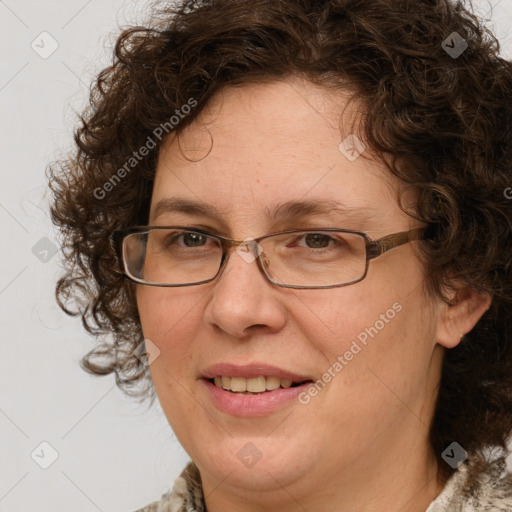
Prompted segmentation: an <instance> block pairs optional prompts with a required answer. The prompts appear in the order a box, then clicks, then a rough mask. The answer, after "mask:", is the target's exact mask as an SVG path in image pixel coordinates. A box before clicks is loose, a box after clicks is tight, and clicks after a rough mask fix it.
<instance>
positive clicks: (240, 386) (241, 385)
mask: <svg viewBox="0 0 512 512" xmlns="http://www.w3.org/2000/svg"><path fill="white" fill-rule="evenodd" d="M213 380H214V383H215V385H216V386H217V387H219V388H222V389H225V390H226V391H233V392H235V393H247V394H248V393H263V392H265V391H272V390H274V389H278V388H279V387H282V388H289V387H291V385H292V384H293V382H292V381H291V380H288V379H280V378H279V377H275V376H270V377H263V376H260V377H251V378H250V379H246V378H245V377H225V376H222V377H221V376H217V377H215V378H214V379H213Z"/></svg>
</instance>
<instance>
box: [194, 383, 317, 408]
mask: <svg viewBox="0 0 512 512" xmlns="http://www.w3.org/2000/svg"><path fill="white" fill-rule="evenodd" d="M201 380H202V382H203V383H204V384H205V386H206V389H207V391H208V392H209V394H210V396H211V399H212V401H213V403H214V404H215V405H216V407H217V408H218V409H220V410H221V411H222V412H225V413H227V414H231V415H232V416H246V417H250V416H267V415H268V414H271V413H273V412H274V411H277V410H278V409H279V408H281V407H283V406H284V405H285V404H287V403H290V402H291V401H292V400H294V399H295V398H297V396H298V395H300V393H302V392H303V391H305V390H306V389H307V387H308V386H310V385H311V384H312V382H306V383H304V384H301V385H300V386H296V387H293V388H286V389H285V388H278V389H274V390H272V391H266V392H265V393H262V394H261V395H236V394H235V393H230V392H229V391H226V390H224V389H222V388H219V387H217V386H216V385H215V384H213V383H212V382H210V381H209V380H207V379H201Z"/></svg>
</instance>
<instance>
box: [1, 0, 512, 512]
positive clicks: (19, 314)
mask: <svg viewBox="0 0 512 512" xmlns="http://www.w3.org/2000/svg"><path fill="white" fill-rule="evenodd" d="M475 5H476V6H477V7H478V9H477V12H479V13H480V14H481V15H486V13H489V10H490V7H491V6H494V7H495V9H494V14H493V22H492V24H491V25H493V26H494V30H495V31H496V33H497V35H498V36H499V38H500V40H501V41H502V43H503V45H504V46H503V52H502V54H503V55H504V56H506V57H507V58H512V35H511V30H510V29H509V28H508V27H510V26H511V25H512V2H511V0H496V1H492V2H489V1H478V2H476V3H475ZM145 6H146V2H144V1H142V0H139V1H136V0H125V1H122V0H109V1H100V0H88V1H87V0H60V1H58V0H47V1H41V0H7V1H5V2H4V1H0V40H1V46H0V48H1V50H0V51H1V56H2V64H1V67H0V70H1V72H0V112H1V119H2V129H1V132H0V133H1V137H0V147H1V155H2V158H1V162H0V166H1V173H2V183H3V186H2V188H1V192H0V222H1V230H2V231H1V232H2V242H1V245H0V248H1V256H0V257H1V261H2V265H1V267H0V328H1V331H0V332H1V333H2V352H1V357H0V460H1V464H0V512H32V511H33V512H43V511H44V512H47V511H53V512H69V511H71V510H72V511H73V512H89V511H97V510H100V511H104V512H106V511H109V512H131V511H133V510H135V509H136V508H138V507H141V506H143V505H145V504H147V503H149V502H151V501H153V500H155V499H157V498H159V497H160V495H161V494H162V493H164V492H166V491H167V490H168V489H169V488H170V487H171V485H172V482H173V481H174V479H175V478H176V477H177V476H178V474H179V473H180V471H181V470H182V468H183V467H184V466H185V464H186V462H187V461H188V460H189V459H188V456H187V454H186V453H185V452H184V450H183V449H182V448H181V446H180V445H179V443H178V442H177V440H176V438H175V436H174V434H173V433H172V431H171V429H170V428H169V426H168V424H167V421H166V420H165V417H164V416H163V413H162V411H161V408H160V406H159V404H158V403H157V404H156V405H155V406H154V407H153V408H152V409H151V410H150V411H147V410H146V409H145V408H144V407H142V406H137V405H136V404H135V403H134V402H131V401H130V400H129V399H127V398H125V397H124V396H123V395H122V394H121V393H120V392H119V391H118V390H117V388H116V387H115V383H114V378H113V376H107V377H104V378H97V377H93V376H90V375H88V374H86V373H85V372H83V371H82V370H81V369H80V367H79V366H78V361H79V359H80V358H81V357H82V356H83V355H84V354H85V353H86V352H87V351H88V350H90V348H92V344H93V339H92V337H90V336H89V335H87V334H86V333H85V332H84V330H83V328H82V326H81V322H80V321H79V320H78V319H73V318H69V317H67V316H66V315H64V314H63V313H62V312H61V311H60V310H59V309H58V307H57V305H56V304H55V301H54V296H53V288H54V283H55V281H56V278H57V276H58V275H59V257H58V256H57V255H54V254H53V251H54V250H55V249H56V236H55V231H54V229H53V227H52V225H51V223H50V221H49V218H48V215H47V212H46V207H47V206H46V205H47V197H45V191H46V184H45V176H44V169H45V167H46V166H47V164H48V163H49V162H51V161H53V160H55V159H57V158H59V157H60V156H62V155H64V154H65V152H66V150H67V149H69V148H70V147H71V146H72V138H71V134H72V130H73V128H74V126H75V123H76V115H75V112H76V111H80V109H81V108H82V106H83V105H84V104H85V101H86V98H87V91H88V84H89V83H90V81H91V80H92V78H93V77H94V75H95V74H96V73H97V72H98V71H99V70H100V69H102V68H103V67H104V66H105V65H107V63H108V61H109V59H110V48H111V46H112V43H113V41H114V39H115V34H117V32H118V30H119V28H118V27H119V26H124V25H126V24H127V23H136V22H137V20H139V21H140V20H141V19H142V18H141V17H142V16H143V10H144V8H145ZM43 32H47V33H48V34H49V35H46V34H43V35H41V34H42V33H43ZM111 33H114V36H112V35H110V34H111ZM447 35H448V34H447ZM52 45H53V46H56V45H58V47H57V48H56V50H55V51H54V52H53V53H51V50H52V49H53V47H52ZM49 53H51V55H49ZM511 185H512V184H511ZM43 442H46V443H49V445H51V447H52V448H53V449H54V450H55V451H56V452H57V453H58V457H57V459H56V460H55V462H53V464H52V465H51V466H49V467H48V469H43V468H42V467H40V466H41V465H45V464H48V463H49V462H51V460H52V459H51V457H52V448H50V447H48V445H44V444H43V445H41V443H43ZM31 454H32V455H31ZM36 461H37V462H36Z"/></svg>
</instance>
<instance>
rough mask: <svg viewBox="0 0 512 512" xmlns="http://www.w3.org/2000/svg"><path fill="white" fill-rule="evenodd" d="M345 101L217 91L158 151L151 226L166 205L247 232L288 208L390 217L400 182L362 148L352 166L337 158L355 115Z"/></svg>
mask: <svg viewBox="0 0 512 512" xmlns="http://www.w3.org/2000/svg"><path fill="white" fill-rule="evenodd" d="M349 97H350V93H349V92H348V91H342V92H339V93H337V92H336V93H334V92H333V91H328V90H326V89H323V88H319V87H318V86H315V85H312V84H310V83H309V82H305V81H301V80H298V79H293V80H290V81H281V82H273V83H268V84H252V85H247V86H242V87H237V88H234V87H233V88H225V89H223V90H222V91H221V92H220V93H219V94H218V95H217V96H216V97H214V98H213V99H212V101H211V102H210V103H209V105H207V107H205V108H204V109H203V111H202V112H201V114H200V115H199V117H198V118H197V119H196V120H195V121H194V122H193V123H192V124H191V125H190V126H188V127H187V128H185V130H184V131H183V133H181V134H180V135H179V137H176V136H175V134H174V133H172V134H171V136H169V137H168V139H167V140H166V141H165V142H164V143H163V145H162V147H161V149H160V154H159V159H158V165H157V173H156V179H155V184H154V190H153V197H152V212H151V217H154V213H157V212H156V209H157V207H159V206H160V205H161V204H162V201H165V200H166V199H169V198H181V199H186V200H190V201H195V202H196V203H203V204H205V205H211V206H213V207H214V209H215V210H216V213H217V214H218V215H219V216H223V217H228V216H231V217H232V218H234V219H235V218H238V219H239V220H244V221H246V222H247V221H248V220H249V218H250V217H251V216H252V217H254V215H255V213H256V212H257V214H258V215H261V216H262V217H269V218H271V217H272V215H271V213H272V212H273V211H274V212H275V211H276V210H277V211H278V212H279V211H280V212H283V211H284V212H287V213H293V212H294V208H295V211H296V210H297V205H296V206H294V207H292V208H291V209H290V208H288V209H287V208H286V207H284V208H282V207H281V208H279V207H280V205H282V204H283V203H288V205H290V203H292V202H295V203H298V202H309V203H314V202H317V203H319V202H323V203H324V206H325V205H327V207H326V208H324V210H328V209H329V205H331V206H336V204H338V205H339V206H340V208H343V209H344V210H345V211H346V212H348V211H352V210H357V209H359V210H362V209H365V208H366V209H367V210H368V212H370V210H371V211H372V212H373V213H376V217H379V216H380V217H382V216H383V215H384V214H385V212H386V210H388V214H386V215H390V213H389V211H391V210H393V211H395V209H397V208H398V207H397V205H396V200H395V197H394V194H395V190H396V189H397V187H398V186H399V183H398V180H397V179H396V178H394V177H393V176H391V175H390V173H389V171H387V169H386V168H385V167H384V164H383V163H382V162H380V161H379V160H378V159H376V158H375V156H374V155H372V154H371V152H370V148H368V147H367V148H366V149H365V151H364V158H363V157H362V156H360V157H359V158H357V159H355V160H353V161H351V160H349V159H348V158H347V157H346V155H345V154H343V153H342V152H341V151H340V148H339V146H340V143H342V141H343V140H344V139H345V138H346V137H347V136H349V135H351V134H352V133H353V132H352V131H351V130H353V129H355V128H357V116H358V113H360V112H361V108H360V106H359V105H358V104H357V103H356V102H352V103H349V102H348V99H349ZM355 135H356V136H357V134H355ZM358 138H359V139H362V136H361V135H359V137H358ZM310 206H311V204H310ZM298 208H299V209H300V207H298ZM160 209H161V208H160ZM303 210H304V209H303ZM304 211H305V210H304ZM319 211H320V209H317V212H319ZM312 213H313V209H312ZM395 213H396V212H395Z"/></svg>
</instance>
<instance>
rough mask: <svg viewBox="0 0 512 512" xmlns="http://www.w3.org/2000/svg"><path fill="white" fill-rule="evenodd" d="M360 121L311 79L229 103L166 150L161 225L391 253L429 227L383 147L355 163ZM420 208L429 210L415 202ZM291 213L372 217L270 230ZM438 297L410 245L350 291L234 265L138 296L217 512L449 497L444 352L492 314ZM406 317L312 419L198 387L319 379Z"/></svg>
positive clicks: (249, 88) (479, 300)
mask: <svg viewBox="0 0 512 512" xmlns="http://www.w3.org/2000/svg"><path fill="white" fill-rule="evenodd" d="M345 107H347V95H346V94H343V93H342V92H332V91H330V92H329V91H327V90H326V89H323V88H319V87H316V86H314V85H312V84H311V83H309V82H307V81H304V80H301V79H298V78H289V79H287V80H283V81H278V82H272V83H266V84H257V85H245V86H243V87H239V88H225V89H223V90H222V91H221V92H220V93H219V94H218V95H217V96H216V97H215V98H214V99H213V100H212V101H211V102H210V104H209V106H208V108H206V109H205V110H203V112H202V113H201V116H200V117H199V118H198V119H197V120H195V121H194V123H193V124H191V125H190V126H189V127H187V128H186V129H185V131H184V132H183V134H182V135H180V137H179V146H180V147H181V150H180V147H179V146H178V139H177V138H176V137H174V136H172V137H169V138H168V139H167V140H166V141H165V143H164V145H163V147H162V148H161V151H160V155H159V161H158V166H157V173H156V179H155V183H154V189H153V195H152V202H151V215H150V219H149V224H151V225H153V224H155V225H171V224H180V225H183V224H184V225H187V226H188V225H190V226H195V227H199V226H201V227H203V228H204V229H207V228H209V229H210V230H216V231H218V232H219V233H221V234H224V235H226V236H230V237H231V238H234V239H237V240H243V239H244V238H246V237H249V236H250V237H254V238H256V237H258V236H262V235H264V234H267V233H270V232H274V231H279V230H280V229H281V228H282V229H292V228H300V227H339V228H348V229H359V230H362V231H365V232H367V233H368V234H369V236H370V237H372V238H374V239H377V238H379V237H382V236H385V235H388V234H390V233H396V232H399V231H402V230H408V229H411V228H413V227H418V226H420V225H419V224H418V222H417V221H416V220H414V219H412V218H410V217H409V216H407V215H406V214H405V213H404V212H402V211H401V210H400V209H399V207H398V205H397V203H396V200H395V192H396V190H398V188H399V187H400V184H399V183H398V182H397V181H396V179H395V178H394V177H392V176H391V175H390V174H389V171H387V170H386V169H385V167H384V165H383V164H382V163H381V162H379V161H377V160H375V159H374V158H372V155H371V152H370V149H368V148H367V149H366V151H365V153H364V157H359V158H357V159H356V160H355V161H353V162H350V161H349V160H348V159H347V158H345V156H344V155H343V154H342V153H341V152H340V151H339V149H338V145H339V144H340V142H341V141H342V140H343V139H344V138H345V137H346V135H348V134H349V133H351V132H350V126H351V124H350V123H351V121H352V120H353V119H354V112H355V109H356V107H357V105H356V104H355V103H351V104H350V105H349V106H348V107H347V108H346V110H345V111H343V109H344V108H345ZM340 119H341V124H340ZM340 129H342V130H344V131H340ZM212 141H213V146H212V147H211V151H209V149H210V146H211V143H212ZM185 156H186V157H187V158H188V160H187V158H185ZM169 197H183V198H187V199H194V200H200V201H203V202H205V203H208V204H210V205H212V206H214V207H215V208H217V209H218V210H219V211H220V212H221V215H222V222H221V221H220V220H216V219H212V218H209V217H196V216H190V215H186V214H183V213H165V214H162V215H161V216H159V217H158V218H154V216H153V208H154V206H155V204H156V203H157V202H158V201H160V200H161V199H164V198H169ZM405 197H407V198H408V200H409V201H410V202H413V201H414V194H413V193H412V192H406V196H405ZM292 199H295V200H306V199H307V200H314V199H331V200H335V201H337V202H339V203H341V204H343V205H348V206H358V207H363V208H366V209H369V208H373V209H374V210H375V212H374V213H375V217H374V219H373V220H367V221H357V220H355V219H352V220H350V222H348V221H347V220H344V219H343V218H342V217H340V216H339V215H338V214H336V213H335V212H330V213H328V214H323V215H320V216H317V217H308V218H307V219H304V220H303V221H301V223H299V224H297V223H296V222H295V223H293V225H289V224H290V223H288V224H287V223H279V224H275V223H273V222H272V221H270V220H269V219H267V218H266V217H265V216H264V214H263V212H264V208H265V207H269V206H271V205H273V204H274V203H279V202H284V201H287V200H292ZM423 282H424V270H423V267H422V266H421V264H420V262H419V260H418V257H417V255H416V253H415V243H414V242H413V243H408V244H405V245H402V246H400V247H398V248H396V249H394V250H392V251H390V252H387V253H386V254H384V255H382V256H380V257H379V258H377V259H376V260H374V261H373V262H371V263H370V267H369V271H368V275H367V276H366V278H365V279H364V280H363V281H361V282H359V283H357V284H353V285H350V286H346V287H340V288H332V289H324V290H318V289H316V290H297V289H287V288H282V287H277V286H274V285H273V284H271V283H270V282H269V281H267V280H266V279H265V277H264V276H263V274H262V273H261V272H260V271H259V269H258V267H257V264H256V262H253V263H251V264H248V263H247V262H246V261H245V260H244V259H242V258H241V257H239V256H238V254H237V253H236V252H233V253H232V255H231V258H230V260H229V261H228V263H227V266H226V268H225V269H224V272H223V273H222V275H221V276H220V277H218V278H217V279H216V280H215V281H213V282H212V283H209V284H206V285H200V286H189V287H181V288H161V287H150V286H143V285H142V286H141V285H137V302H138V309H139V313H140V318H141V322H142V328H143V332H144V336H145V338H147V339H150V340H151V341H152V342H153V343H154V344H156V345H157V346H158V348H159V350H160V355H159V357H157V358H156V360H155V361H154V362H153V363H152V364H151V366H150V369H151V374H152V377H153V382H154V385H155V389H156V392H157V395H158V398H159V401H160V403H161V405H162V408H163V410H164V412H165V414H166V417H167V419H168V421H169V424H170V425H171V427H172V429H173V430H174V432H175V434H176V436H177V438H178V439H179V441H180V443H181V444H182V446H183V447H184V448H185V450H186V451H187V453H188V454H189V455H190V457H191V458H192V460H194V461H195V463H196V464H197V466H198V467H199V470H200V472H201V478H202V482H203V488H204V493H205V500H206V505H207V509H208V511H209V512H221V511H224V512H226V511H228V512H242V511H244V512H247V511H251V512H274V511H275V512H277V511H282V510H287V511H304V510H308V511H313V510H314V511H315V512H328V511H333V510H337V511H341V510H346V511H356V510H357V511H358V512H373V511H379V512H386V511H389V512H396V511H397V510H400V511H401V512H413V511H414V512H420V511H421V512H424V511H425V509H426V508H427V507H428V505H429V504H430V502H431V501H432V500H433V499H435V497H436V496H437V495H438V494H439V492H440V491H441V490H442V485H440V484H438V483H437V480H436V478H435V476H436V473H437V463H436V460H435V458H434V454H433V453H432V452H431V450H430V447H429V444H428V440H427V436H428V425H429V422H430V419H431V418H432V415H433V407H434V404H435V398H436V396H437V386H438V383H439V376H440V370H441V363H442V358H443V354H444V352H445V349H446V348H451V347H454V346H456V345H457V344H458V343H459V342H460V335H461V333H466V332H468V331H469V330H471V328H472V327H473V326H474V325H475V324H476V322H477V321H478V319H479V318H480V317H481V316H482V314H483V313H484V312H485V310H486V309H487V308H488V307H489V305H490V300H491V299H490V297H488V296H486V295H478V294H477V293H476V292H474V291H472V290H469V289H461V290H460V292H458V293H457V296H456V297H457V300H458V302H457V304H456V305H453V306H448V305H446V304H445V303H444V302H442V301H441V300H440V299H431V300H429V298H428V297H426V296H425V293H424V291H423V290H424V289H423ZM396 302H399V303H400V304H401V305H402V310H401V311H400V312H399V313H397V314H396V316H395V317H394V318H393V319H392V320H390V321H389V322H388V323H386V324H385V327H384V328H383V329H382V330H380V331H379V333H378V334H377V335H375V336H374V337H373V338H369V341H368V344H367V346H366V347H364V349H363V350H361V351H360V352H359V353H358V354H357V356H355V357H354V358H353V359H352V360H351V361H350V362H349V363H348V364H347V365H346V366H345V367H344V368H343V370H342V371H340V372H338V373H337V374H336V377H335V378H333V379H332V380H331V382H330V383H329V384H328V385H327V386H326V387H325V389H323V390H322V391H321V392H320V393H318V395H317V396H315V397H313V398H311V401H310V402H309V403H308V404H306V405H303V404H300V403H299V402H298V401H293V402H292V403H291V404H289V405H286V406H285V407H283V408H282V409H280V410H278V411H277V412H275V413H272V414H270V415H268V416H264V417H258V418H236V417H232V416H229V415H227V414H225V413H223V412H221V411H219V410H218V409H216V408H215V406H214V405H213V403H212V402H211V400H210V399H209V395H208V394H207V393H206V391H205V390H204V389H203V386H202V383H201V382H200V381H199V380H198V379H199V377H200V375H201V371H202V370H204V369H205V368H206V367H208V366H210V365H212V364H214V363H218V362H226V361H228V362H232V363H234V364H247V363H251V362H254V361H265V362H268V363H270V364H274V365H276V366H280V367H282V368H285V369H288V370H292V371H296V372H303V373H305V374H307V375H313V376H315V379H319V378H321V376H322V374H323V373H325V372H326V371H327V370H328V368H329V367H331V366H332V363H333V362H334V361H336V359H337V357H338V356H340V355H343V354H344V353H345V352H346V351H347V350H348V349H349V348H350V345H351V343H352V341H353V340H355V339H356V337H357V335H358V334H359V333H361V332H362V331H364V329H365V327H368V326H371V325H374V324H375V322H376V321H377V320H378V319H379V318H381V317H380V315H381V314H383V313H385V312H386V311H387V310H388V309H389V308H391V307H392V305H393V304H394V303H396ZM247 442H251V443H253V444H254V445H255V446H256V447H257V449H258V450H259V451H260V452H261V455H262V456H261V459H260V460H259V461H258V462H257V463H256V464H255V465H254V466H252V467H250V468H249V467H246V466H245V465H244V464H242V463H241V461H240V460H239V458H238V457H237V452H238V451H239V450H240V449H241V448H242V447H244V445H246V443H247Z"/></svg>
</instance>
